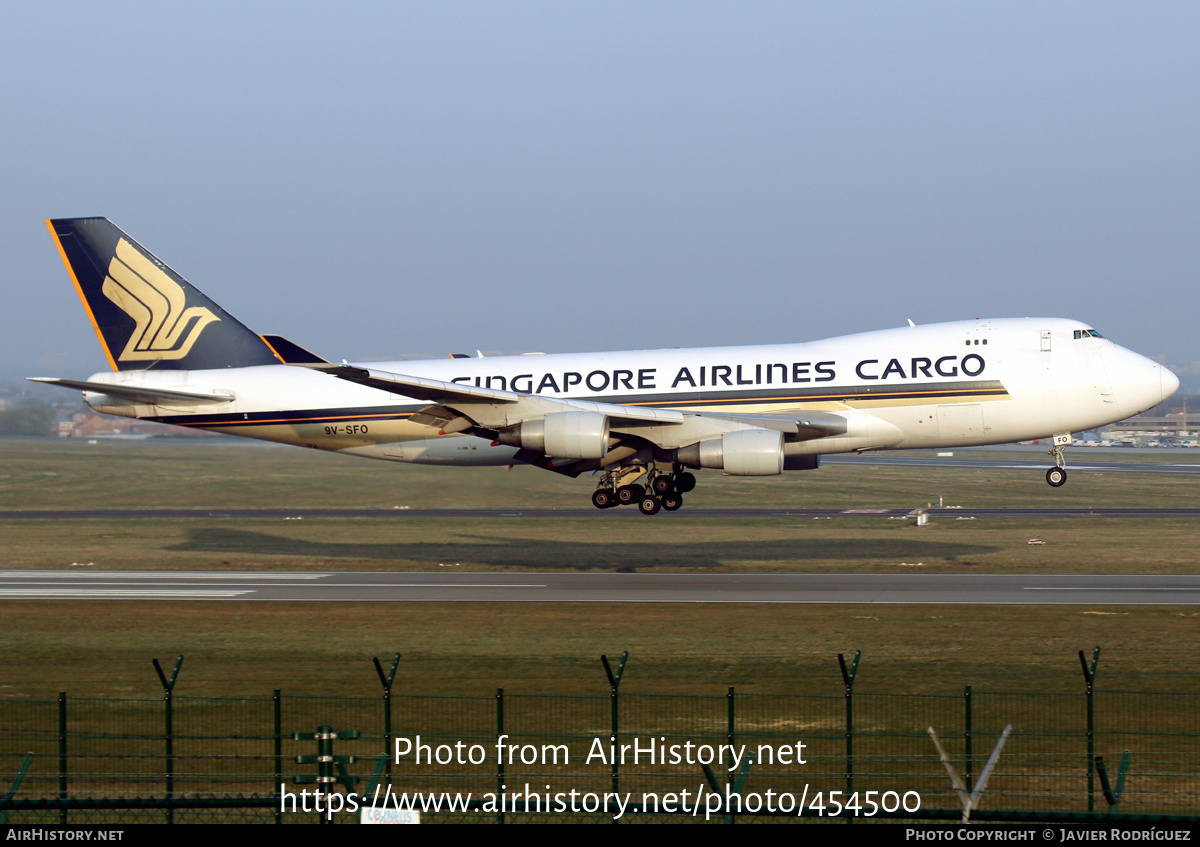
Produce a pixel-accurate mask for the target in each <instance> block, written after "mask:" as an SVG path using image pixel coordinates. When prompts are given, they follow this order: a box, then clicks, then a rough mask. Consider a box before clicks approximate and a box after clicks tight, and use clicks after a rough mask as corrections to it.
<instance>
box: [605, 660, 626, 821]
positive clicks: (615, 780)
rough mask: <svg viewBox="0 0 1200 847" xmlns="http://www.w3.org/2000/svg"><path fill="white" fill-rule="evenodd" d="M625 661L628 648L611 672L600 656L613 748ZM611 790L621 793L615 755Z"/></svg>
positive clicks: (616, 743)
mask: <svg viewBox="0 0 1200 847" xmlns="http://www.w3.org/2000/svg"><path fill="white" fill-rule="evenodd" d="M627 661H629V651H628V650H626V651H625V652H624V653H622V654H621V663H620V664H619V665H617V672H616V673H613V669H612V665H610V664H609V663H608V656H606V655H602V656H601V657H600V662H601V664H603V665H604V673H606V674H607V675H608V685H609V688H608V699H609V702H610V703H611V704H612V735H611V737H610V739H609V740H610V741H611V742H612V746H613V748H614V749H615V748H617V747H619V746H620V742H619V741H618V740H617V739H618V737H619V735H620V729H621V723H620V711H621V710H620V697H619V694H620V688H621V676H622V674H624V673H625V663H626V662H627ZM612 790H613V794H614V795H619V794H620V793H621V768H620V765H619V764H618V762H617V759H616V757H614V758H613V762H612ZM613 823H620V821H619V820H617V819H616V818H613Z"/></svg>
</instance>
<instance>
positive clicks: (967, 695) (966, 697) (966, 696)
mask: <svg viewBox="0 0 1200 847" xmlns="http://www.w3.org/2000/svg"><path fill="white" fill-rule="evenodd" d="M963 704H964V708H965V710H966V722H965V732H964V733H963V740H964V741H965V742H966V748H967V771H966V773H964V774H963V777H964V778H965V781H966V783H967V791H970V790H971V774H972V773H973V768H972V767H971V686H969V685H968V686H966V687H965V688H964V689H963Z"/></svg>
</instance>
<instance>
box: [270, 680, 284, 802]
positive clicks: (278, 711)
mask: <svg viewBox="0 0 1200 847" xmlns="http://www.w3.org/2000/svg"><path fill="white" fill-rule="evenodd" d="M271 699H272V701H273V703H272V709H273V711H274V721H275V794H276V796H278V797H279V802H278V803H277V804H276V805H275V823H283V720H282V711H283V710H282V703H281V702H280V699H279V689H278V688H276V689H275V694H274V695H273V696H272V698H271Z"/></svg>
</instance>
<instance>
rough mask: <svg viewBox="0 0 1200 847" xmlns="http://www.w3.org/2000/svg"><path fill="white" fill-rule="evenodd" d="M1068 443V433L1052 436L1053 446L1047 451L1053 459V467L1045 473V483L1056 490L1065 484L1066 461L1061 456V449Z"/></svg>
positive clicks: (1069, 439) (1069, 436) (1069, 438)
mask: <svg viewBox="0 0 1200 847" xmlns="http://www.w3.org/2000/svg"><path fill="white" fill-rule="evenodd" d="M1070 443H1071V434H1070V433H1065V434H1063V435H1056V436H1054V446H1053V447H1051V448H1050V450H1049V451H1048V452H1049V454H1050V455H1051V456H1053V457H1054V467H1052V468H1051V469H1050V470H1048V471H1046V482H1048V483H1049V484H1050V486H1051V487H1052V488H1058V487H1059V486H1061V485H1065V484H1066V482H1067V460H1066V458H1065V457H1064V456H1063V449H1064V448H1065V447H1066V446H1067V445H1068V444H1070Z"/></svg>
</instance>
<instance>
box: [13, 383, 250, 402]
mask: <svg viewBox="0 0 1200 847" xmlns="http://www.w3.org/2000/svg"><path fill="white" fill-rule="evenodd" d="M26 378H27V379H28V380H29V381H30V382H40V383H43V384H45V385H59V386H62V387H63V388H74V389H75V390H77V391H95V392H97V393H99V394H107V395H108V396H110V397H120V398H121V399H122V400H130V401H132V402H134V403H145V404H147V405H150V406H155V405H159V404H162V403H168V404H171V405H179V404H190V403H196V404H200V403H228V402H229V401H230V400H233V399H234V396H233V395H232V394H201V393H199V392H197V391H174V390H172V389H169V388H145V387H143V386H140V385H112V384H110V383H107V382H87V381H86V380H80V379H55V378H53V377H45V376H31V377H26Z"/></svg>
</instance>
